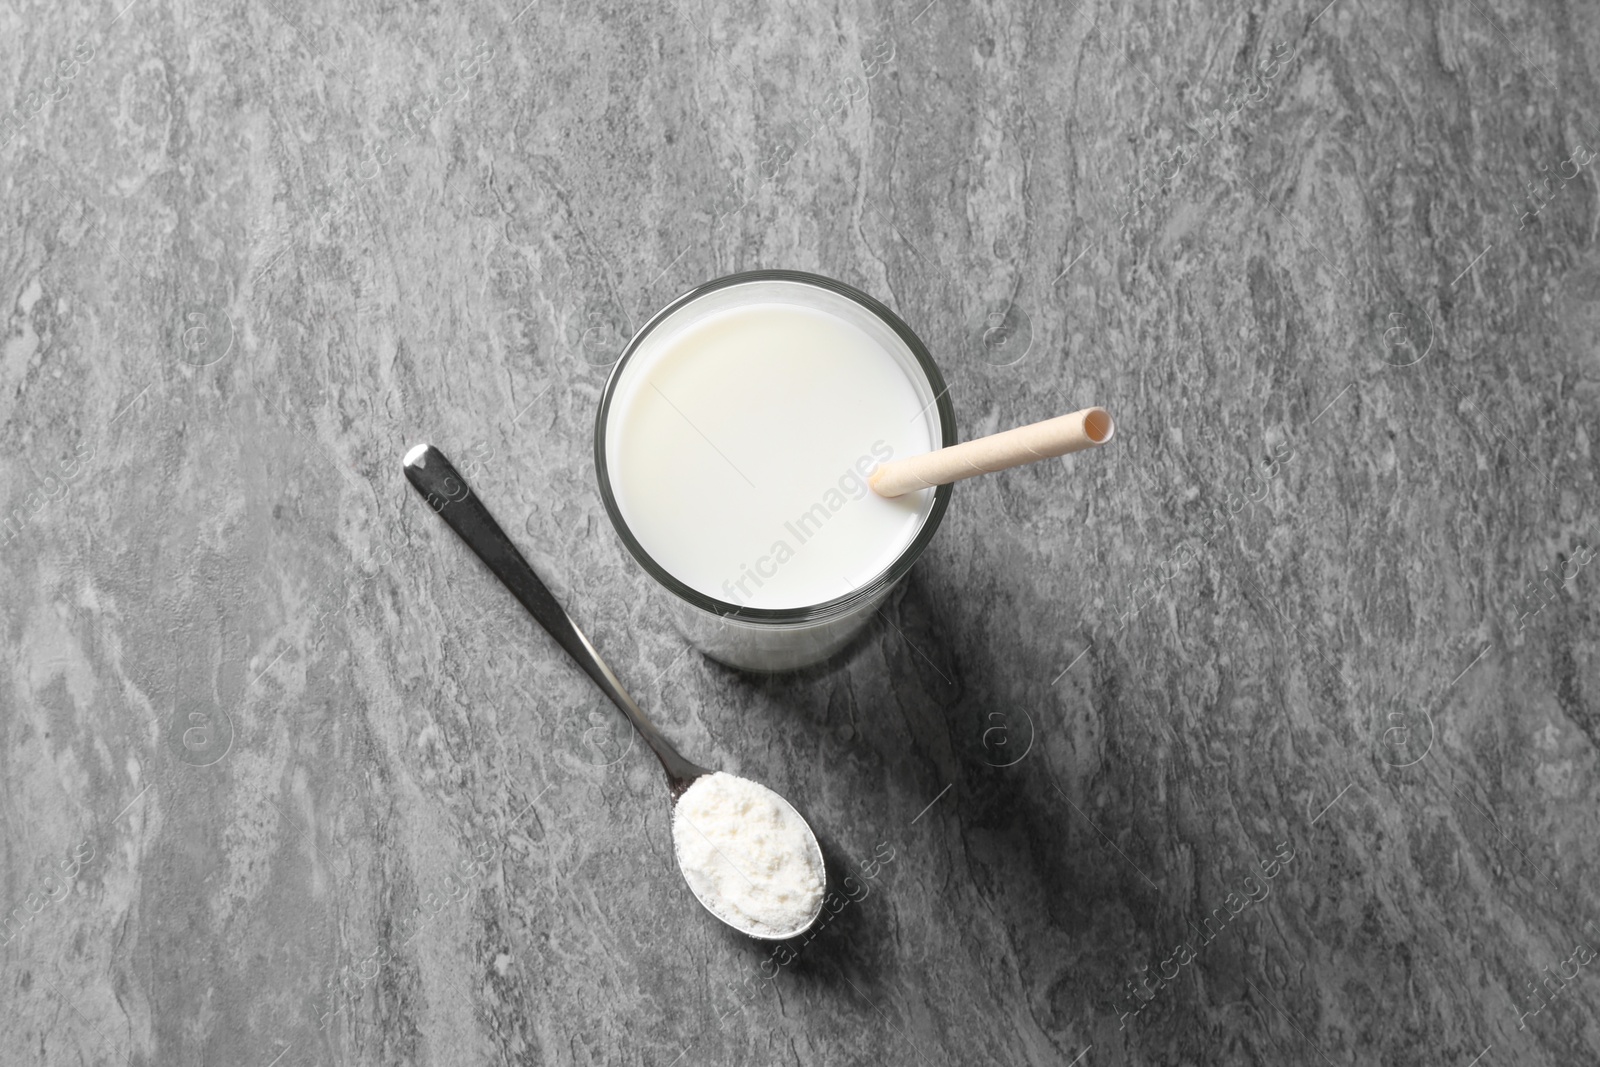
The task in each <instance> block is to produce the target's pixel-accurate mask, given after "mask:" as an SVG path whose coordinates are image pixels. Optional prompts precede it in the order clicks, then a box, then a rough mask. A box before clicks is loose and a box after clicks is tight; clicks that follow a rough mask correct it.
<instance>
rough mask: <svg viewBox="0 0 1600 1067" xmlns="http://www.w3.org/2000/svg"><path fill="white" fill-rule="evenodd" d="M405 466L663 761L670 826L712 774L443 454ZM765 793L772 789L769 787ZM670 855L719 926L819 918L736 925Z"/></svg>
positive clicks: (421, 453)
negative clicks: (626, 684) (669, 732)
mask: <svg viewBox="0 0 1600 1067" xmlns="http://www.w3.org/2000/svg"><path fill="white" fill-rule="evenodd" d="M402 462H403V465H404V467H405V472H406V480H407V481H409V482H410V483H411V487H412V488H413V489H415V490H416V491H417V492H418V493H419V494H420V495H421V496H422V498H423V500H425V501H426V502H427V504H428V506H429V507H431V508H432V509H433V510H434V511H435V512H437V513H438V515H439V517H440V518H442V519H443V520H444V521H445V523H446V525H448V526H449V527H450V528H451V529H452V530H454V531H455V532H456V534H457V535H458V536H459V537H460V538H461V539H462V540H463V541H465V542H466V543H467V547H468V548H470V549H472V551H473V552H475V553H476V554H477V556H478V558H479V559H481V560H483V562H484V564H485V565H486V566H487V567H488V568H489V570H490V571H491V572H492V573H493V574H494V576H495V577H496V578H499V579H500V581H501V582H502V583H503V584H504V585H505V587H506V588H507V589H509V590H510V591H511V594H512V595H513V596H515V597H516V598H517V600H518V601H520V602H521V603H522V606H523V607H525V608H527V609H528V614H530V615H532V616H533V618H534V621H536V622H538V624H539V625H540V626H542V627H544V628H545V630H546V631H548V632H549V634H550V636H551V637H553V638H555V640H556V644H558V645H560V646H561V648H562V650H563V651H565V652H566V653H567V655H568V656H571V657H572V659H573V661H574V662H575V663H577V665H578V666H579V667H581V668H582V669H583V672H584V673H585V674H587V675H588V676H589V677H590V678H591V679H592V680H593V681H594V683H595V685H597V686H599V687H600V690H601V692H603V693H605V695H606V696H607V697H609V698H610V699H611V702H612V703H613V704H615V705H616V706H617V708H618V710H620V711H621V712H622V714H623V715H624V716H626V717H627V719H628V721H629V722H630V723H632V724H633V728H634V729H635V730H637V731H639V736H640V737H642V738H644V741H645V744H647V745H649V746H650V751H652V752H654V753H655V755H656V759H657V760H659V761H660V763H661V769H662V770H663V771H664V772H665V773H666V776H667V791H668V793H669V795H670V796H671V798H672V805H673V818H674V825H676V819H677V806H678V804H679V802H680V801H681V800H682V799H683V795H684V794H685V793H686V792H688V790H689V787H690V786H691V785H693V784H694V783H695V782H696V781H698V780H699V779H701V778H704V777H706V776H708V775H710V774H713V773H715V772H713V771H711V770H709V769H707V768H705V767H702V766H700V765H699V764H698V763H693V762H691V761H690V760H688V759H685V758H684V757H683V755H682V754H681V753H680V752H679V751H678V750H677V749H676V748H674V747H673V745H672V743H671V742H670V741H668V740H667V739H666V737H665V736H664V735H663V734H662V733H661V731H660V730H658V729H657V728H656V725H655V724H654V723H653V722H651V721H650V720H649V718H647V717H646V716H645V713H644V712H643V711H642V710H641V709H640V708H639V705H638V704H637V703H635V702H634V699H633V697H631V696H629V695H628V692H627V690H625V689H623V687H622V683H621V682H620V681H619V680H618V679H617V676H616V675H615V674H614V673H612V670H611V668H610V667H608V666H606V663H605V661H604V660H602V659H601V658H600V653H599V652H597V651H596V650H595V647H594V645H592V644H590V643H589V639H588V638H587V637H585V636H584V634H583V631H582V630H579V629H578V625H577V623H575V622H573V621H572V616H570V615H568V614H567V612H566V610H565V609H564V608H562V606H561V605H560V604H559V603H557V602H556V598H555V596H554V595H552V594H551V592H550V590H549V588H548V587H547V586H546V585H545V584H544V582H543V581H541V580H540V579H539V576H538V575H537V574H535V573H534V571H533V568H532V567H531V566H529V565H528V561H527V560H526V559H524V558H523V555H522V553H521V552H520V551H519V550H518V549H517V546H516V545H515V544H513V543H512V541H511V538H509V537H507V536H506V532H505V531H504V530H503V529H501V527H500V524H499V523H498V522H496V521H495V519H494V516H493V515H491V514H489V509H488V508H487V507H485V506H484V504H483V501H481V500H479V499H478V497H477V494H475V493H474V492H473V491H472V488H471V487H470V486H469V485H468V484H467V480H466V478H464V477H462V475H461V472H460V471H458V470H456V468H455V467H454V466H453V465H452V464H451V462H450V461H449V460H448V459H447V458H445V455H444V453H443V452H441V451H439V450H438V449H437V448H434V447H433V446H432V445H428V444H422V445H417V446H416V447H415V448H413V449H411V450H410V451H409V452H407V453H406V454H405V458H404V460H403V461H402ZM747 780H748V779H747ZM762 788H763V789H765V788H766V787H764V786H763V787H762ZM767 792H772V791H771V790H767ZM772 795H773V796H774V797H776V798H777V799H778V801H779V802H780V803H781V804H782V805H783V806H784V807H785V808H787V809H788V810H789V811H790V812H791V813H793V815H794V817H795V819H796V820H798V822H799V824H800V825H801V826H802V827H804V828H805V832H806V838H807V850H808V856H809V858H812V859H814V860H815V864H814V865H815V868H816V870H817V871H818V872H820V873H821V875H822V877H824V878H825V877H826V867H825V866H824V864H823V862H822V849H821V846H819V845H818V844H817V835H816V834H815V833H814V832H813V831H812V829H811V826H810V824H809V823H807V822H806V821H805V819H804V818H803V817H801V815H800V813H799V812H798V811H795V808H794V805H792V804H790V803H789V802H788V801H787V800H785V799H784V798H783V797H781V796H779V795H778V794H777V793H772ZM673 854H674V855H675V856H678V871H679V873H680V874H682V875H683V876H684V882H685V884H687V885H688V886H689V889H690V892H691V894H693V896H694V898H695V899H696V900H698V901H699V902H700V904H701V906H702V907H704V908H705V909H706V910H707V911H709V912H711V914H712V915H715V916H716V917H717V918H718V919H719V920H721V921H722V922H724V923H727V924H728V925H729V926H731V927H733V928H734V929H735V930H738V931H739V932H740V933H743V934H747V935H748V936H750V937H755V938H760V939H762V940H782V939H783V938H787V937H793V936H795V935H796V934H800V933H804V932H805V931H806V930H807V929H809V928H810V926H811V925H812V924H813V923H815V922H816V920H817V916H818V915H820V914H821V913H822V899H821V895H820V894H819V897H818V900H817V906H816V908H815V913H814V914H813V915H812V916H811V917H810V918H809V919H808V920H807V921H806V923H805V924H804V925H803V926H801V927H799V928H798V929H795V930H792V931H786V932H781V933H772V932H761V931H759V930H753V929H750V928H748V926H747V925H741V924H740V923H739V922H737V921H734V920H732V919H730V918H729V917H728V916H726V915H723V914H719V913H718V912H717V911H715V910H714V909H713V908H712V906H711V905H710V904H708V903H707V902H706V900H705V899H703V898H702V897H701V895H700V892H699V891H698V890H697V889H696V888H695V886H694V884H693V883H692V882H691V881H690V880H689V876H688V874H687V872H686V870H685V868H684V865H683V858H682V856H679V855H678V847H677V841H676V835H674V841H673ZM730 862H731V861H730Z"/></svg>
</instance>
